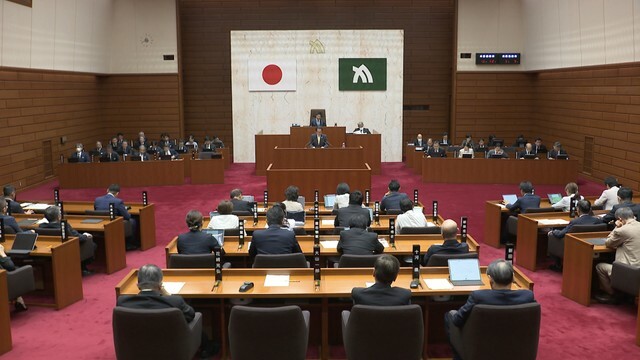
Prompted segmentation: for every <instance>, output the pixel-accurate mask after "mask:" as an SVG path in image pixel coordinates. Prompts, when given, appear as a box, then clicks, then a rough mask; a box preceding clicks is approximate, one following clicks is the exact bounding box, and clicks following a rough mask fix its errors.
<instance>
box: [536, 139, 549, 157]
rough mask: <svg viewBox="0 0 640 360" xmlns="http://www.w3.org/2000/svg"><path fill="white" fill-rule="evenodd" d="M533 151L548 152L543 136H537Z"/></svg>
mask: <svg viewBox="0 0 640 360" xmlns="http://www.w3.org/2000/svg"><path fill="white" fill-rule="evenodd" d="M533 151H534V153H536V154H546V153H547V147H546V146H544V144H543V143H542V138H537V139H536V142H535V146H534V147H533Z"/></svg>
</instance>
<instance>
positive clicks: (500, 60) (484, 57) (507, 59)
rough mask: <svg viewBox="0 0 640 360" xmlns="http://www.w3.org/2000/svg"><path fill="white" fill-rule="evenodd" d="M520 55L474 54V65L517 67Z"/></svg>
mask: <svg viewBox="0 0 640 360" xmlns="http://www.w3.org/2000/svg"><path fill="white" fill-rule="evenodd" d="M518 64H520V53H476V65H518Z"/></svg>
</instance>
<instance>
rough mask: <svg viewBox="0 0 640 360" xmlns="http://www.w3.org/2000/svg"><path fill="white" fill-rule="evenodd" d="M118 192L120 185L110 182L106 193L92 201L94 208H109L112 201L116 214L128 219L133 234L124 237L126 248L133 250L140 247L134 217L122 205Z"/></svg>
mask: <svg viewBox="0 0 640 360" xmlns="http://www.w3.org/2000/svg"><path fill="white" fill-rule="evenodd" d="M118 194H120V185H118V184H111V185H109V189H107V194H106V195H104V196H99V197H97V198H96V199H95V201H94V202H93V209H94V210H102V211H105V210H109V204H111V203H113V209H114V213H115V215H116V216H122V218H123V219H124V220H127V221H129V223H130V224H131V229H132V232H133V235H132V237H131V238H128V239H126V245H127V250H134V249H137V248H138V247H140V242H139V241H138V240H137V235H136V234H137V222H136V219H134V218H132V217H131V214H129V211H128V210H127V207H126V206H125V205H124V201H122V199H119V198H118Z"/></svg>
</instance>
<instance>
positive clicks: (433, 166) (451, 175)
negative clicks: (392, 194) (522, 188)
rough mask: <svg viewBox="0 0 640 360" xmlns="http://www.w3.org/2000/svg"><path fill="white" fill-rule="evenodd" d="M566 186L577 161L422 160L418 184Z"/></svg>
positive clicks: (573, 177)
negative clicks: (521, 182) (528, 182)
mask: <svg viewBox="0 0 640 360" xmlns="http://www.w3.org/2000/svg"><path fill="white" fill-rule="evenodd" d="M522 179H527V180H530V181H531V182H532V183H533V184H536V185H538V184H558V185H563V186H564V185H566V184H567V183H568V182H575V181H577V179H578V161H577V160H544V159H540V160H516V159H483V158H477V159H453V158H445V159H442V158H423V159H422V181H423V182H426V183H433V182H435V183H456V184H468V183H480V184H518V183H520V181H522Z"/></svg>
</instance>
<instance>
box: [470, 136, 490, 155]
mask: <svg viewBox="0 0 640 360" xmlns="http://www.w3.org/2000/svg"><path fill="white" fill-rule="evenodd" d="M473 151H474V152H483V153H486V152H487V151H489V148H488V147H487V144H485V142H484V139H480V140H478V144H477V145H476V146H474V147H473Z"/></svg>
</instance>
